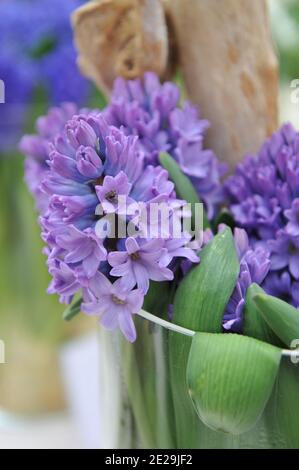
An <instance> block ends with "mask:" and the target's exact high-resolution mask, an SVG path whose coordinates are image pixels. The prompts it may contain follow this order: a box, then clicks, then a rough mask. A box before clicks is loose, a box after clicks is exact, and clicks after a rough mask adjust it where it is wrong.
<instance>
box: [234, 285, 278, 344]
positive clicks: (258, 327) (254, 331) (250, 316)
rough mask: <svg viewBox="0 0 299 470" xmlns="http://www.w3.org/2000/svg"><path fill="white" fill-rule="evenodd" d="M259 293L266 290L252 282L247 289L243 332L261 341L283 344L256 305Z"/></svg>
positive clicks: (263, 292)
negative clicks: (256, 297)
mask: <svg viewBox="0 0 299 470" xmlns="http://www.w3.org/2000/svg"><path fill="white" fill-rule="evenodd" d="M258 294H262V295H264V294H265V291H264V290H263V289H262V288H261V287H260V286H258V285H257V284H251V286H250V287H249V288H248V289H247V293H246V299H245V309H244V327H243V333H244V335H246V336H250V337H252V338H256V339H259V340H260V341H265V342H266V343H270V344H274V345H275V346H282V343H281V341H280V340H279V338H277V336H276V335H275V334H274V333H273V331H272V330H271V328H270V327H269V325H268V323H267V322H266V321H265V320H264V318H263V317H262V315H261V314H260V312H259V310H258V308H257V306H256V303H255V301H254V298H255V296H257V295H258Z"/></svg>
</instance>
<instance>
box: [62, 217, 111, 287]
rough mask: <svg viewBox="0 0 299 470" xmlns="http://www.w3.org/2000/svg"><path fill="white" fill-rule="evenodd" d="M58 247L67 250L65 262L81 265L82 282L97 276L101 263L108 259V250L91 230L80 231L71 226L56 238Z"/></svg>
mask: <svg viewBox="0 0 299 470" xmlns="http://www.w3.org/2000/svg"><path fill="white" fill-rule="evenodd" d="M56 243H57V246H58V247H60V248H63V249H64V250H66V252H67V254H66V255H65V257H64V261H65V263H67V264H72V265H73V264H77V263H80V265H81V267H82V274H81V275H80V281H81V282H83V281H84V279H85V278H87V279H90V278H92V277H93V276H95V274H96V272H97V271H98V269H99V266H100V263H101V262H102V261H105V260H106V259H107V250H106V248H104V246H103V242H102V240H100V239H99V238H98V237H97V236H96V234H95V233H94V231H93V230H92V229H91V228H87V229H85V230H78V229H76V228H75V227H74V226H69V227H68V228H67V230H66V231H65V232H63V233H60V234H59V235H57V237H56Z"/></svg>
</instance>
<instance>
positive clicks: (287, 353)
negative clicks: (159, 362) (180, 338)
mask: <svg viewBox="0 0 299 470" xmlns="http://www.w3.org/2000/svg"><path fill="white" fill-rule="evenodd" d="M138 315H139V316H140V317H142V318H144V319H145V320H148V321H151V322H153V323H156V325H160V326H162V327H163V328H167V330H171V331H174V332H176V333H181V334H182V335H185V336H191V337H192V336H194V335H195V334H196V332H195V331H193V330H189V329H188V328H183V327H182V326H179V325H176V324H175V323H170V322H169V321H166V320H163V319H162V318H159V317H156V315H153V314H152V313H149V312H146V311H145V310H140V312H139V313H138ZM281 355H282V356H283V357H289V358H294V359H297V360H298V359H299V349H293V350H292V349H282V351H281Z"/></svg>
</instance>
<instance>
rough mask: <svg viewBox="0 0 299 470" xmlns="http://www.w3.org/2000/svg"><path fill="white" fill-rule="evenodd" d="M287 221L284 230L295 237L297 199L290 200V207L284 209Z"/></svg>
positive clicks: (298, 222) (298, 231) (298, 224)
mask: <svg viewBox="0 0 299 470" xmlns="http://www.w3.org/2000/svg"><path fill="white" fill-rule="evenodd" d="M284 215H285V217H286V219H288V221H289V222H288V223H287V226H286V231H287V232H288V233H289V234H290V235H293V236H295V237H298V236H299V199H298V198H297V199H294V201H293V202H292V206H291V209H287V210H285V211H284Z"/></svg>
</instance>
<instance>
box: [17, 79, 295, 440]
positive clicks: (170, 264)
mask: <svg viewBox="0 0 299 470" xmlns="http://www.w3.org/2000/svg"><path fill="white" fill-rule="evenodd" d="M153 78H154V77H153V76H152V75H147V78H146V80H149V79H150V82H151V80H152V79H153ZM146 80H145V82H144V83H146ZM138 83H139V85H140V82H133V83H132V82H129V83H128V84H127V86H128V87H129V89H132V90H133V91H134V100H131V98H130V99H129V100H128V109H129V111H130V112H129V114H130V113H131V111H132V108H131V106H135V107H136V106H137V105H138V106H139V105H140V103H142V104H143V106H144V101H143V100H144V90H143V88H140V87H139V85H138ZM147 83H148V82H147ZM122 84H124V82H122ZM155 84H156V85H157V86H158V84H157V81H156V80H153V87H152V88H151V90H152V92H151V93H149V91H148V95H149V96H150V97H153V96H155V90H157V89H156V88H155ZM137 85H138V86H137ZM136 86H137V88H136ZM161 87H162V89H163V90H164V91H163V93H165V88H166V91H167V92H168V91H169V90H172V88H171V87H170V86H167V87H165V88H163V85H159V86H158V90H161ZM126 90H127V88H126V87H125V88H124V89H123V91H122V93H124V96H125V99H124V101H123V106H122V110H125V109H126V106H125V103H126V99H127V98H128V97H127V95H126V94H125V91H126ZM138 90H139V91H140V93H139V94H138V93H137V91H138ZM174 95H175V94H174ZM159 96H160V95H159ZM171 97H172V91H171V93H170V98H169V101H167V100H166V101H164V105H163V107H162V108H161V111H160V112H161V114H160V115H159V116H160V117H158V118H157V116H158V114H157V113H154V114H155V117H156V119H157V122H158V121H159V119H160V118H161V116H163V118H164V119H166V120H167V116H168V115H171V114H172V112H173V107H172V104H171V103H172V98H171ZM138 100H139V104H138ZM157 103H158V104H157ZM156 105H157V106H158V108H159V106H160V107H161V97H160V98H159V99H157V100H156V104H155V106H156ZM110 106H113V104H111V105H110ZM138 106H137V108H138ZM158 108H157V110H158ZM138 109H139V108H138ZM147 109H151V108H150V106H149V104H147ZM73 110H74V108H73ZM113 112H114V111H113ZM151 112H152V111H151ZM68 113H70V114H71V113H72V108H71V107H70V105H64V106H63V107H62V108H61V109H59V110H58V109H56V110H54V112H53V111H50V113H49V115H48V116H47V117H45V118H42V119H41V121H39V122H38V125H37V128H38V135H37V136H35V137H32V136H31V137H26V138H24V139H23V140H22V142H21V148H22V149H23V150H24V151H25V153H26V154H27V162H28V163H27V164H26V166H27V168H28V165H29V167H30V164H31V163H32V162H34V164H35V165H37V167H38V168H39V169H40V170H41V171H40V172H36V173H32V178H33V183H32V186H31V187H32V189H33V192H34V195H35V197H36V198H37V201H38V206H39V207H40V224H41V227H42V237H43V240H44V241H45V243H46V245H47V246H46V248H45V250H44V251H45V254H46V255H47V263H48V267H49V272H50V274H51V276H52V281H51V284H50V286H49V290H48V291H49V293H55V294H58V295H59V296H60V300H61V302H63V303H67V304H69V307H68V308H67V310H66V312H65V314H64V317H65V318H66V319H70V318H72V317H73V316H74V315H76V314H77V313H79V312H80V310H81V311H83V312H85V313H86V314H87V315H92V316H96V317H98V318H99V319H100V321H101V323H102V325H103V326H104V328H106V329H108V330H113V331H114V330H118V329H120V330H121V332H122V333H123V335H124V336H125V338H126V339H127V340H128V341H127V342H123V343H121V346H120V347H121V352H122V361H123V362H122V372H123V375H124V378H125V382H126V386H127V391H128V395H129V398H130V403H131V406H132V408H133V413H134V417H135V420H136V423H137V427H138V432H139V433H140V436H141V439H142V442H143V444H144V445H145V446H148V447H159V446H163V445H164V446H165V447H167V448H169V447H178V448H186V447H191V448H194V447H217V446H219V447H230V446H232V445H234V446H236V445H237V446H239V447H246V446H253V447H254V446H255V445H256V443H257V441H258V439H259V437H258V436H260V435H261V434H263V435H264V436H265V437H264V440H263V445H264V446H273V447H275V445H280V443H281V442H282V441H283V442H284V445H286V446H287V445H290V443H295V445H299V443H298V436H297V435H296V433H294V432H293V430H294V429H296V425H297V424H296V419H297V418H296V415H294V414H290V413H288V412H287V405H288V402H287V399H286V390H285V388H284V387H285V380H286V381H288V383H289V382H292V383H291V385H290V387H289V389H290V390H291V391H292V393H293V392H294V393H295V391H296V390H297V388H296V387H297V382H296V380H295V379H294V375H293V374H294V371H293V369H290V367H289V364H287V365H286V364H281V358H282V357H283V356H288V357H290V356H292V357H293V353H295V351H293V352H292V351H289V350H287V349H285V348H289V347H290V343H291V340H293V339H294V338H295V337H296V335H298V334H299V326H298V317H297V314H298V312H297V310H296V309H294V308H293V307H292V306H290V305H289V304H287V303H286V302H283V301H282V300H279V299H277V298H275V297H273V296H272V297H271V296H268V295H266V294H265V292H264V291H263V289H262V288H261V287H260V285H261V284H263V283H265V284H264V285H266V282H267V280H268V279H269V277H268V276H269V274H268V271H269V269H270V262H271V261H270V256H272V253H271V251H270V248H269V247H268V245H265V244H262V243H257V241H256V240H257V236H256V235H255V237H253V236H252V233H251V231H250V230H248V232H249V237H248V235H247V233H246V231H245V230H243V229H236V230H235V232H234V234H233V233H232V232H231V230H230V228H229V227H224V226H221V227H220V229H219V232H218V233H217V234H215V235H213V233H212V232H211V230H208V231H206V232H205V233H204V236H203V244H201V240H199V241H198V240H193V239H192V238H191V235H190V233H182V234H181V237H180V238H174V237H172V235H173V234H172V233H169V234H168V237H166V236H165V232H164V231H163V229H162V227H160V226H159V223H157V221H154V223H153V225H154V228H155V230H156V229H157V228H158V229H160V232H159V234H160V235H159V236H158V237H157V238H151V237H145V236H144V232H143V231H144V230H145V229H146V228H153V227H151V226H150V225H151V221H149V222H146V223H144V220H142V217H140V214H139V215H137V217H136V214H135V208H136V204H138V203H139V204H142V205H143V207H145V211H146V213H147V211H148V208H149V206H150V204H152V203H156V202H163V203H164V204H166V206H167V208H168V209H169V220H171V221H177V216H176V212H177V211H179V209H180V208H184V206H185V204H186V203H187V202H194V201H196V200H197V198H198V196H200V197H201V198H202V200H204V202H205V207H206V208H207V209H208V207H209V204H208V203H207V200H205V199H204V197H205V196H204V194H203V193H201V191H200V190H199V186H198V185H197V184H196V179H194V178H200V177H201V176H200V175H202V174H203V173H200V172H201V170H200V161H201V159H200V158H199V159H198V162H199V164H197V163H194V165H195V166H196V169H195V171H196V176H195V174H193V175H191V174H188V171H189V170H190V168H191V167H190V164H191V160H192V159H190V160H189V157H190V154H188V155H187V160H186V161H185V163H183V159H182V158H180V157H179V152H178V151H177V150H178V147H179V144H178V141H175V139H174V137H173V134H172V130H171V131H170V130H169V129H168V128H167V126H168V124H167V122H166V124H165V125H164V131H165V129H167V133H168V134H167V136H165V135H164V138H163V139H162V140H161V141H160V143H161V142H162V144H161V148H159V147H156V148H153V147H150V146H149V142H148V141H147V139H146V138H145V134H144V127H142V126H141V127H140V128H139V130H138V129H137V127H138V126H137V127H136V128H135V127H134V126H135V124H136V123H135V124H134V126H133V125H132V127H129V126H126V125H124V124H123V123H121V122H118V123H117V122H116V121H114V122H113V121H112V118H111V113H112V110H111V108H110V107H108V108H107V109H106V110H104V112H102V113H100V112H99V111H97V110H91V111H90V110H82V111H78V110H74V113H75V114H74V115H72V116H69V114H68ZM138 113H140V109H139V111H138V112H137V114H138ZM174 114H175V115H176V113H174ZM191 115H193V114H192V113H191ZM131 117H132V116H131ZM149 117H152V118H153V116H152V115H151V114H150V115H148V116H147V117H146V118H145V119H146V122H149ZM193 117H194V115H193ZM49 118H50V120H49ZM52 118H53V121H51V119H52ZM192 119H193V118H192ZM168 122H170V121H168ZM175 122H176V126H177V127H176V132H177V133H179V130H178V127H181V132H182V135H183V134H184V136H185V137H186V136H187V137H188V139H189V138H190V139H191V140H190V142H192V139H195V141H196V138H198V127H196V126H195V127H196V128H195V129H194V131H192V130H190V129H189V128H188V129H186V128H185V127H184V126H185V124H186V120H184V119H183V120H180V119H177V120H176V121H175ZM41 123H42V124H43V125H42V126H41ZM48 123H50V125H49V129H48ZM143 124H144V123H143ZM152 126H153V124H152ZM53 129H55V131H53ZM137 130H138V132H137ZM47 132H48V134H47ZM165 132H166V131H165ZM153 135H154V134H152V136H153ZM176 135H177V134H176ZM170 136H171V137H170ZM187 137H186V138H187ZM171 138H172V139H173V140H171ZM167 139H169V141H168V145H171V143H172V145H173V147H169V146H168V147H167V146H166V147H165V146H164V144H165V141H166V140H167ZM188 139H187V140H188ZM149 140H150V141H151V139H149ZM151 142H152V143H153V142H157V141H156V140H155V139H153V140H152V141H151ZM190 142H189V143H190ZM180 143H182V142H180ZM197 143H198V142H197ZM36 144H38V145H36ZM40 144H41V145H40ZM185 144H186V142H185ZM186 145H187V144H186ZM36 148H37V149H38V150H37V151H36ZM183 148H184V147H181V149H183ZM41 149H42V151H41ZM165 150H168V152H170V153H168V154H165V153H164V155H161V152H165ZM182 151H183V150H182ZM183 152H184V151H183ZM196 156H200V153H199V154H198V152H196ZM194 158H195V156H194ZM203 161H205V159H204V158H203ZM160 163H162V164H163V165H164V166H165V168H166V167H167V169H168V170H169V171H166V170H165V169H164V168H162V167H161V165H160ZM36 176H37V177H36ZM218 176H219V174H218ZM30 178H31V174H30V172H29V174H28V176H27V181H28V183H29V184H30V181H31V180H30ZM211 179H212V181H213V182H212V185H211V187H212V186H213V184H214V183H215V181H214V180H213V178H212V176H211ZM218 183H219V180H217V184H218ZM202 187H203V186H202ZM205 187H206V188H207V187H208V182H207V181H206V184H205ZM178 195H179V197H178ZM119 198H124V199H123V201H124V204H119ZM40 201H42V203H41V202H40ZM214 202H215V200H214ZM213 204H214V203H213ZM127 206H129V207H127ZM131 207H133V209H131ZM214 207H215V206H214ZM273 207H275V203H274V204H273ZM115 215H116V216H119V220H120V221H121V222H122V223H124V225H125V226H126V228H128V227H129V226H131V227H132V225H133V226H134V228H135V229H136V232H135V235H132V234H129V235H126V236H125V237H122V238H121V237H118V236H116V237H112V238H110V237H109V236H108V235H109V231H110V230H111V225H110V221H111V217H112V216H115ZM210 215H211V214H210ZM185 216H186V214H185ZM188 217H189V218H191V217H194V213H192V211H191V212H189V215H188ZM286 217H287V220H288V222H287V223H290V224H291V230H294V223H295V220H294V217H293V215H292V214H290V213H286ZM178 220H179V223H181V220H180V219H178ZM148 225H149V226H150V227H148ZM99 227H100V228H101V230H100V229H99ZM103 228H105V230H106V232H105V230H104V232H103V231H102V229H103ZM268 228H269V227H267V230H268ZM289 228H290V226H289ZM190 242H191V243H190ZM272 250H273V248H272ZM288 256H292V253H288ZM288 259H289V258H288ZM271 274H272V273H270V275H271ZM265 278H266V281H264V279H265ZM288 282H289V281H288V279H285V278H284V288H285V286H288V285H289V284H288ZM78 295H79V296H80V297H79V298H78ZM170 306H171V307H170ZM169 310H172V316H171V317H172V318H171V321H168V320H167V319H169V317H168V314H167V312H168V311H169ZM282 312H283V315H282ZM141 317H143V318H141ZM144 319H146V320H148V321H150V322H151V323H155V324H156V325H158V326H157V328H158V330H153V329H152V328H149V327H148V322H146V321H144ZM159 328H163V330H162V331H161V329H159ZM136 330H137V332H136ZM167 330H170V332H168V331H167ZM137 333H138V334H137ZM231 333H238V334H231ZM136 338H137V341H135V340H136ZM134 341H135V343H134V344H133V345H132V344H130V343H132V342H134ZM285 366H286V367H285ZM156 371H157V372H159V373H158V374H157V376H156V375H155V373H156ZM211 371H212V373H211ZM282 375H284V376H286V377H287V379H283V380H282V381H281V380H280V379H281V377H282ZM277 377H278V379H279V387H278V389H276V388H275V387H274V384H275V380H276V378H277ZM228 378H230V379H229V380H228ZM232 384H233V386H232ZM157 390H159V393H158V394H157ZM272 403H275V406H276V404H277V403H278V409H277V410H276V411H275V413H274V412H272V415H273V416H274V415H275V416H276V417H277V420H278V422H273V423H272V422H271V428H273V430H274V431H273V433H274V434H275V437H273V436H271V433H270V432H269V435H268V432H267V433H266V434H265V431H264V427H265V426H266V425H265V423H264V421H263V419H264V416H265V413H266V411H265V409H266V406H267V407H270V409H271V406H273V405H272ZM285 415H286V416H287V424H286V423H285V421H283V419H284V417H285ZM282 421H283V423H282ZM161 423H162V424H161ZM290 423H291V424H290ZM268 426H269V425H268ZM277 429H278V430H279V431H280V429H282V430H283V431H282V432H283V434H284V435H283V437H282V438H281V440H280V441H279V443H278V444H277V440H279V439H278V438H277V437H276V435H278V434H279V432H278V430H277ZM219 431H221V432H223V431H224V433H225V434H223V433H219Z"/></svg>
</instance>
